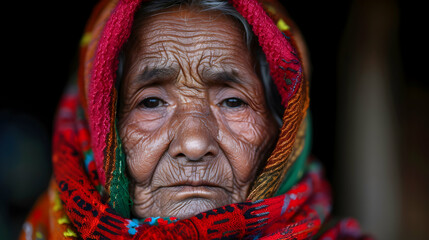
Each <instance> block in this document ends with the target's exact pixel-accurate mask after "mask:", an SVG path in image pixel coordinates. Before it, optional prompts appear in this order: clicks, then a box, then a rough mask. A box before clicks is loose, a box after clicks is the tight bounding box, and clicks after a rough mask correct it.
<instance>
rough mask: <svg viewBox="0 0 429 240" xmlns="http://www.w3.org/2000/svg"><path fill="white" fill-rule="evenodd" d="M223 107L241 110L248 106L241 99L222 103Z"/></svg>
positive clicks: (228, 99)
mask: <svg viewBox="0 0 429 240" xmlns="http://www.w3.org/2000/svg"><path fill="white" fill-rule="evenodd" d="M221 105H222V106H224V107H228V108H239V107H244V106H245V105H247V104H246V103H245V102H244V101H243V100H241V99H239V98H227V99H225V100H223V101H222V103H221Z"/></svg>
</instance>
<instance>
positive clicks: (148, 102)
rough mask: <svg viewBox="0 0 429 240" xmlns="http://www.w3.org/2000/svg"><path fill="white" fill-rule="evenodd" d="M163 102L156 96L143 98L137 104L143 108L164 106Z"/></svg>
mask: <svg viewBox="0 0 429 240" xmlns="http://www.w3.org/2000/svg"><path fill="white" fill-rule="evenodd" d="M164 104H165V102H164V101H163V100H161V99H159V98H156V97H149V98H145V99H143V101H141V102H140V104H139V106H140V107H143V108H157V107H162V106H164Z"/></svg>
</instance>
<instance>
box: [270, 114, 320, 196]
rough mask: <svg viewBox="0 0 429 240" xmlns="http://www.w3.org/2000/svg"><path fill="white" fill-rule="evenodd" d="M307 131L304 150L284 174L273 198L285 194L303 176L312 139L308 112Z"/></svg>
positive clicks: (306, 119)
mask: <svg viewBox="0 0 429 240" xmlns="http://www.w3.org/2000/svg"><path fill="white" fill-rule="evenodd" d="M305 121H307V129H306V130H305V139H304V148H303V150H302V152H301V154H300V155H299V157H298V159H297V160H296V161H295V163H293V165H292V166H291V167H290V169H289V170H288V171H287V173H286V177H285V179H284V180H283V182H282V183H281V184H280V187H279V189H278V190H277V192H276V194H275V195H274V196H279V195H281V194H284V193H286V192H287V191H288V190H289V189H290V188H291V187H292V186H293V185H295V184H296V183H297V182H298V181H299V180H300V179H301V177H302V176H303V175H304V173H305V170H306V167H307V158H308V156H309V155H310V151H311V140H312V139H311V138H312V135H311V134H312V128H311V127H312V126H311V116H310V112H307V117H306V118H305Z"/></svg>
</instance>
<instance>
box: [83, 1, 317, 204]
mask: <svg viewBox="0 0 429 240" xmlns="http://www.w3.org/2000/svg"><path fill="white" fill-rule="evenodd" d="M141 2H142V0H119V1H117V0H113V1H109V0H104V1H102V2H101V3H100V4H99V5H98V6H97V7H96V8H95V10H94V13H93V16H92V19H90V21H89V24H88V25H87V29H86V32H87V33H91V36H89V37H88V39H90V40H86V42H85V36H84V38H83V42H82V50H81V56H80V57H81V59H83V60H84V61H85V64H82V65H83V66H82V65H81V67H80V69H79V87H80V94H81V101H82V104H83V106H84V108H85V109H87V112H86V115H87V116H88V121H89V127H90V131H91V144H92V148H93V152H94V159H95V163H96V166H97V173H98V176H99V179H100V182H101V184H102V185H104V186H105V187H106V189H108V188H109V187H108V186H106V184H107V185H108V184H109V181H108V180H109V179H111V176H109V174H111V172H112V171H108V170H107V169H111V168H115V153H114V151H113V153H112V149H115V148H117V147H118V141H117V136H116V129H115V128H116V123H115V119H116V100H117V92H116V89H115V87H114V86H115V81H116V70H117V67H118V55H119V52H120V50H121V47H122V46H123V44H124V43H125V42H126V40H127V39H128V37H129V36H130V33H131V26H132V23H133V16H134V13H135V12H136V11H137V9H138V7H139V6H140V4H141ZM230 3H231V4H232V5H233V6H234V7H235V8H236V10H237V11H238V12H239V13H240V14H241V15H242V16H243V17H244V18H245V19H246V20H247V21H248V23H249V24H250V25H251V26H252V30H253V32H254V34H255V35H256V36H257V37H258V39H259V44H260V46H261V47H262V50H263V51H264V53H265V55H266V59H267V62H268V64H269V67H270V73H271V77H272V79H273V80H274V83H275V84H276V86H277V89H278V91H279V93H280V95H281V97H282V104H283V106H285V109H286V110H285V113H284V115H283V126H282V128H281V131H280V135H279V140H278V142H277V145H276V147H275V149H274V151H273V153H272V154H271V156H270V157H269V159H268V160H267V163H266V165H265V167H264V169H263V170H262V172H261V174H259V175H258V176H257V179H256V180H255V182H254V184H253V188H252V190H251V192H250V194H249V196H248V199H249V200H257V199H263V198H267V197H271V196H273V195H274V193H275V192H276V191H277V189H278V187H279V185H280V184H281V181H282V180H283V177H284V175H285V172H286V171H287V169H288V168H289V167H290V166H291V165H292V162H291V161H288V157H289V155H290V154H291V152H292V148H293V145H294V142H295V137H296V134H297V132H298V129H299V127H300V125H301V123H302V122H303V119H304V118H305V113H306V110H307V108H308V103H309V99H308V83H307V82H306V81H305V80H304V71H303V66H302V61H301V57H300V56H299V53H298V52H297V48H296V43H295V42H294V39H293V36H292V33H291V29H290V27H289V25H288V20H287V18H286V17H285V16H282V15H281V13H279V12H278V11H277V10H276V5H275V4H276V2H274V1H264V2H263V4H261V3H260V2H258V1H257V0H231V1H230ZM277 6H278V5H277ZM102 26H104V28H103V27H102ZM94 55H95V57H94ZM86 105H87V107H86ZM106 170H107V171H106Z"/></svg>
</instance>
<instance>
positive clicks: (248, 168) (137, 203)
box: [119, 9, 278, 219]
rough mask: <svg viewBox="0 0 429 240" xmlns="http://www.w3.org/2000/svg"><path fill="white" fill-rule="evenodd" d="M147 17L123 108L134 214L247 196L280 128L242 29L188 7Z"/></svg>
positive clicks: (170, 212)
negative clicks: (187, 8) (274, 117)
mask: <svg viewBox="0 0 429 240" xmlns="http://www.w3.org/2000/svg"><path fill="white" fill-rule="evenodd" d="M141 26H142V27H141V28H140V29H139V30H138V31H136V32H135V33H133V34H137V38H136V39H137V41H136V44H134V45H133V46H134V47H133V48H132V51H127V53H126V59H127V61H126V64H125V66H124V79H123V82H122V86H121V95H120V108H119V131H120V137H121V139H122V142H123V146H124V149H125V153H126V156H127V165H128V172H129V175H130V177H131V179H132V189H131V193H132V195H133V202H134V209H133V211H134V214H135V215H136V216H138V217H152V216H161V217H167V216H168V217H178V218H180V219H185V218H189V217H191V216H194V215H196V214H197V213H200V212H203V211H206V210H209V209H213V208H217V207H220V206H223V205H226V204H230V203H235V202H242V201H244V200H246V196H247V194H248V191H249V187H250V184H251V183H252V181H253V180H254V178H255V175H256V171H257V170H258V167H259V166H260V164H261V162H262V161H263V160H264V159H266V157H267V155H268V154H269V153H270V151H271V150H272V146H273V144H274V142H275V139H276V136H277V131H278V127H277V124H276V123H275V121H274V119H273V117H272V116H271V114H270V112H269V110H268V107H267V106H266V102H265V98H264V91H263V86H262V83H261V81H260V80H259V79H258V76H257V75H256V73H255V70H254V66H253V65H254V64H253V61H252V59H251V55H250V53H249V51H248V49H247V47H246V44H245V42H244V39H243V34H242V31H241V29H240V28H239V27H238V25H237V23H236V22H234V21H233V20H232V19H230V18H228V17H226V16H223V15H220V14H216V13H209V12H204V13H198V12H195V11H194V12H193V11H191V10H186V9H182V10H177V11H171V12H166V13H162V14H158V15H155V16H152V17H150V18H148V19H146V20H144V23H143V24H142V25H141Z"/></svg>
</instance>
